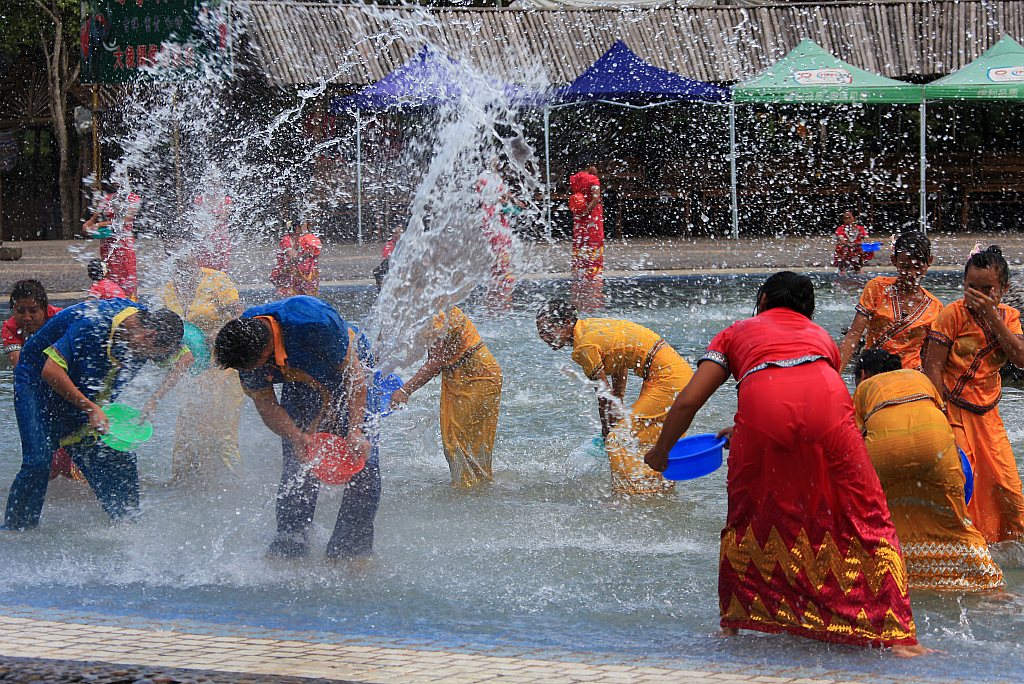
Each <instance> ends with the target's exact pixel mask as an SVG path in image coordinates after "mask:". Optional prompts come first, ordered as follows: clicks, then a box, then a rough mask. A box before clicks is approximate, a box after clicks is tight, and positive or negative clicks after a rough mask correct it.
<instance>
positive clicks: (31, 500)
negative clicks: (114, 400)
mask: <svg viewBox="0 0 1024 684" xmlns="http://www.w3.org/2000/svg"><path fill="white" fill-rule="evenodd" d="M44 391H45V389H44V388H43V387H41V386H36V385H29V386H27V387H26V386H17V385H16V386H15V393H14V411H15V414H16V415H17V417H18V432H19V433H20V435H21V470H19V471H18V474H17V476H16V477H15V478H14V483H13V484H12V485H11V490H10V492H9V493H8V495H7V508H6V510H5V511H4V526H5V527H6V528H7V529H13V530H21V529H26V528H29V527H35V526H36V525H38V524H39V517H40V515H41V514H42V511H43V502H44V500H45V499H46V489H47V486H48V484H49V482H50V462H51V460H52V459H53V452H54V451H56V450H57V448H58V447H59V446H60V434H61V432H69V431H67V430H66V429H61V428H59V427H57V426H56V425H55V422H56V421H55V417H54V416H53V415H51V409H50V406H49V403H48V402H47V401H45V399H44V397H43V392H44ZM67 451H68V454H69V455H70V456H71V460H72V461H74V463H75V465H77V466H78V467H79V469H80V470H81V471H82V474H83V475H84V476H85V479H86V480H87V481H88V482H89V486H90V487H92V490H93V492H94V493H95V494H96V498H97V499H98V500H99V502H100V505H101V506H103V510H105V511H106V512H107V514H108V515H109V516H110V517H111V519H113V520H117V519H119V518H123V517H125V516H129V515H132V514H134V513H136V512H138V509H139V471H138V467H137V464H136V459H135V454H134V453H122V452H119V451H114V450H113V449H111V448H110V447H108V446H107V445H106V444H104V443H103V442H102V441H99V440H96V439H93V438H86V439H83V440H82V441H80V442H76V443H75V444H70V445H68V446H67Z"/></svg>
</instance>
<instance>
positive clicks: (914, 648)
mask: <svg viewBox="0 0 1024 684" xmlns="http://www.w3.org/2000/svg"><path fill="white" fill-rule="evenodd" d="M757 311H758V313H757V315H756V316H754V317H753V318H749V319H747V320H743V321H739V322H737V323H734V324H733V325H731V326H730V327H728V328H726V329H725V330H723V331H722V332H720V333H718V335H716V336H715V338H714V339H713V340H712V341H711V344H710V345H709V346H708V351H707V353H706V354H705V356H704V358H702V359H701V361H700V362H699V365H698V367H697V372H696V373H695V374H694V376H693V379H692V380H691V381H690V382H689V384H688V385H687V386H686V387H685V388H684V389H683V391H682V392H680V394H679V396H678V397H677V398H676V401H675V403H674V404H673V405H672V409H671V410H670V411H669V415H668V418H667V420H666V421H665V427H664V429H663V430H662V433H661V436H660V437H659V438H658V443H657V445H656V446H655V447H654V448H653V449H651V450H650V451H649V452H648V453H647V456H646V461H647V464H648V465H649V466H651V467H652V468H654V469H655V470H659V471H664V470H665V467H666V465H667V462H668V452H669V449H671V447H672V446H673V445H674V444H675V443H676V440H677V439H678V438H679V436H680V435H682V434H683V433H684V432H685V431H686V430H687V429H688V428H689V427H690V424H691V423H692V421H693V418H694V416H695V415H696V413H697V411H698V410H699V409H700V408H701V407H702V406H703V405H704V404H705V403H706V402H707V400H708V399H709V398H710V397H711V395H712V394H713V393H714V392H715V390H716V389H718V387H720V386H721V385H722V384H723V383H724V382H725V381H726V379H728V377H729V375H730V374H731V375H733V376H734V377H736V379H737V381H738V383H739V388H738V392H739V406H738V409H737V412H736V418H735V425H734V427H733V428H731V429H727V430H723V431H722V434H726V435H731V438H730V441H731V449H730V452H729V474H728V480H727V488H728V497H729V512H728V518H727V521H726V526H725V529H724V530H722V542H721V551H720V555H719V558H720V561H719V570H718V595H719V609H720V611H721V616H722V620H721V625H722V629H723V632H724V633H725V634H730V635H731V634H735V633H736V632H737V631H738V630H739V629H754V630H758V631H762V632H788V633H790V634H794V635H797V636H802V637H809V638H812V639H819V640H821V641H831V642H838V643H847V644H858V645H873V646H886V647H892V648H893V650H894V652H897V653H899V654H900V655H907V656H911V655H919V654H921V653H924V652H925V649H923V648H922V647H920V646H919V645H918V643H917V636H916V632H917V629H916V627H915V625H914V618H913V615H912V613H911V610H910V598H909V596H908V594H907V570H906V567H905V566H904V564H903V557H902V554H901V552H900V543H899V540H898V539H897V538H896V530H895V529H894V528H893V524H892V521H891V520H890V518H889V509H888V507H887V506H886V503H885V494H884V493H883V492H882V487H881V485H880V484H879V482H878V475H876V474H875V470H874V468H873V467H872V465H871V460H870V459H869V458H868V454H867V451H866V450H865V448H864V440H863V439H862V438H861V435H860V430H858V429H857V425H856V424H855V422H854V416H853V404H852V402H851V400H850V393H849V392H848V391H847V389H846V384H845V383H844V382H843V380H842V377H841V376H840V375H839V349H838V348H837V347H836V344H835V342H833V341H832V338H831V337H829V335H828V333H827V332H825V331H824V330H823V329H822V328H820V327H819V326H817V325H815V324H814V323H812V322H811V315H812V314H813V313H814V286H813V285H812V283H811V280H810V279H809V278H808V277H807V276H804V275H798V274H796V273H791V272H782V273H776V274H775V275H773V276H771V277H770V278H769V279H768V280H767V281H765V283H764V284H763V285H762V286H761V288H760V290H759V291H758V295H757Z"/></svg>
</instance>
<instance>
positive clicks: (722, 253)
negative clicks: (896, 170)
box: [0, 233, 1024, 299]
mask: <svg viewBox="0 0 1024 684" xmlns="http://www.w3.org/2000/svg"><path fill="white" fill-rule="evenodd" d="M874 237H875V238H876V239H878V240H881V241H882V242H886V241H887V238H886V237H884V236H874ZM932 241H933V247H934V252H935V264H936V267H937V268H950V269H957V268H960V265H961V264H962V263H963V262H964V261H965V260H966V258H967V255H968V254H969V253H970V250H971V247H972V246H973V245H974V244H975V243H976V242H978V243H981V244H983V245H985V246H988V245H989V244H999V245H1001V246H1002V247H1003V253H1004V254H1005V255H1006V257H1007V260H1008V261H1010V263H1011V264H1020V263H1022V258H1024V234H1022V233H1002V234H993V233H964V234H935V235H933V236H932ZM7 244H8V245H9V246H16V247H21V248H22V250H23V253H24V256H23V258H22V259H21V260H20V261H0V291H3V292H9V291H10V286H11V284H12V283H13V282H14V281H16V280H19V279H21V278H37V279H39V280H41V281H42V282H43V284H45V285H46V286H47V289H48V290H49V291H51V292H54V293H63V296H61V297H60V298H64V299H68V298H77V297H79V296H81V293H82V292H84V291H85V290H86V289H88V287H89V284H90V283H89V279H88V277H87V276H86V273H85V264H86V262H87V261H88V260H89V259H90V258H94V257H95V256H96V255H97V253H98V249H99V247H98V244H97V243H96V242H95V241H90V240H67V241H60V240H57V241H28V242H10V243H7ZM138 249H139V263H140V275H141V276H142V278H143V282H144V283H145V282H146V276H147V264H154V263H160V262H162V261H164V260H165V259H166V256H165V255H164V252H163V248H162V245H161V243H160V242H159V241H158V240H155V239H152V238H146V237H142V238H140V239H139V241H138ZM274 249H275V247H274V244H273V243H272V242H271V241H269V240H266V239H262V238H261V239H245V240H241V239H240V240H237V244H236V246H235V251H234V254H233V256H232V268H231V271H230V272H231V275H232V277H234V279H235V281H236V282H237V283H238V284H239V285H240V286H241V287H242V288H243V289H254V288H259V287H265V286H266V277H267V274H269V273H270V269H271V265H272V262H273V258H274ZM880 254H882V255H883V256H881V257H880V258H876V261H878V262H880V263H879V264H878V265H874V266H870V267H869V268H868V269H867V270H868V271H873V270H885V269H888V268H889V264H888V258H887V255H888V251H887V248H886V249H883V251H882V252H881V253H880ZM524 256H525V263H526V264H527V265H528V268H529V270H530V273H528V274H527V275H526V276H525V277H527V278H539V279H545V278H565V277H568V273H567V271H568V265H569V245H568V243H567V242H565V241H561V242H554V243H551V244H548V243H544V242H528V243H525V244H524ZM831 258H832V237H831V236H821V235H818V236H808V237H793V236H790V237H780V238H750V237H741V238H740V239H739V240H731V239H727V238H718V239H712V238H686V237H674V238H644V239H632V238H631V239H628V240H625V241H623V240H609V241H608V244H607V247H606V250H605V268H606V275H607V276H608V277H615V276H629V275H686V274H697V273H707V272H712V271H713V272H716V273H749V272H761V271H774V270H781V269H783V268H789V269H794V270H807V271H815V270H818V271H831V270H832V268H831V267H830V265H829V262H830V260H831ZM379 262H380V244H379V243H367V244H364V245H354V244H331V243H328V244H325V245H324V248H323V253H322V255H321V259H320V270H321V279H322V282H323V283H324V285H327V286H330V285H352V284H356V285H366V286H369V285H372V283H373V280H372V276H371V272H372V271H373V268H374V267H375V266H376V265H377V264H378V263H379Z"/></svg>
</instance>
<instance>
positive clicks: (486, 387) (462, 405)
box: [391, 306, 502, 487]
mask: <svg viewBox="0 0 1024 684" xmlns="http://www.w3.org/2000/svg"><path fill="white" fill-rule="evenodd" d="M433 325H434V332H435V334H436V335H437V338H436V339H435V341H434V343H433V344H432V345H431V347H430V349H429V350H428V351H427V361H426V363H424V364H423V366H422V367H421V368H420V369H419V370H418V371H417V372H416V374H415V375H413V376H412V377H411V378H409V381H408V382H406V383H405V384H403V385H402V386H401V387H400V388H399V389H398V390H396V391H395V393H394V394H392V395H391V405H392V406H399V405H402V404H405V403H406V402H408V401H409V397H410V396H412V393H413V392H415V391H416V390H417V389H419V388H420V387H422V386H423V385H425V384H427V383H428V382H430V381H431V380H432V379H434V378H435V377H436V376H437V375H440V376H441V442H442V444H443V446H444V457H445V459H446V460H447V461H448V469H449V470H450V471H451V475H452V485H453V486H455V487H474V486H476V485H479V484H483V483H487V482H494V471H493V468H492V465H491V456H492V454H493V452H494V437H495V435H496V434H497V431H498V413H499V411H500V409H501V383H502V376H501V366H499V365H498V362H497V360H495V358H494V355H493V354H491V352H490V350H489V349H488V348H487V345H486V344H484V341H483V340H482V339H481V338H480V334H479V333H478V332H477V331H476V326H475V325H473V321H471V320H469V317H468V316H466V314H464V313H463V312H462V309H460V308H459V307H457V306H453V307H452V308H451V309H449V310H448V311H447V312H443V311H442V312H441V313H439V314H437V315H436V316H435V317H434V320H433Z"/></svg>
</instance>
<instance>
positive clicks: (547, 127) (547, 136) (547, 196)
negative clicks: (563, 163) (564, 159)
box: [544, 105, 551, 240]
mask: <svg viewBox="0 0 1024 684" xmlns="http://www.w3.org/2000/svg"><path fill="white" fill-rule="evenodd" d="M550 131H551V108H550V107H548V106H547V105H545V106H544V167H545V173H546V177H547V181H546V182H545V183H544V213H545V215H546V217H547V221H546V223H545V227H544V231H545V232H546V233H547V238H548V240H550V239H551V133H550Z"/></svg>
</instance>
